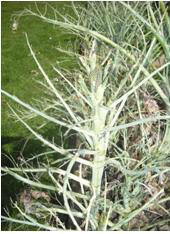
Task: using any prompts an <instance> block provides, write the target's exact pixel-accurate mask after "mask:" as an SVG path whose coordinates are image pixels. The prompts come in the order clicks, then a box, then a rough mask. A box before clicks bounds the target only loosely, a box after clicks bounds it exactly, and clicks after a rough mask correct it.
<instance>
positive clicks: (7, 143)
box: [1, 2, 74, 207]
mask: <svg viewBox="0 0 170 234" xmlns="http://www.w3.org/2000/svg"><path fill="white" fill-rule="evenodd" d="M53 5H54V6H55V7H56V8H57V10H59V12H62V14H66V13H69V14H71V11H70V9H71V8H70V3H69V2H54V3H53ZM25 7H31V8H35V3H34V2H2V89H4V90H5V91H8V92H9V93H11V94H13V95H15V96H17V97H18V98H20V99H21V100H24V101H26V102H27V103H31V101H32V99H36V98H39V97H40V96H43V94H42V90H41V89H40V88H39V87H38V85H37V83H36V82H35V80H38V79H43V77H42V75H41V74H40V72H39V70H38V68H37V66H36V64H35V61H34V60H33V58H32V56H31V55H30V51H29V49H28V46H27V43H26V38H25V34H24V32H26V33H27V34H28V38H29V40H30V43H31V45H32V48H33V50H34V52H35V53H36V55H37V56H38V59H39V61H40V62H41V65H42V66H43V68H44V69H45V70H46V72H47V73H48V75H49V76H50V77H51V78H53V77H55V72H54V71H53V69H52V67H51V64H53V65H55V64H57V63H58V62H61V65H62V66H67V68H68V67H70V68H71V67H73V66H74V63H73V61H68V60H66V57H65V55H64V54H63V53H60V52H59V51H57V50H56V47H58V46H61V47H62V48H63V47H67V46H68V43H69V42H71V41H72V40H73V39H74V38H73V36H71V35H68V34H66V32H63V31H62V29H59V28H57V27H54V26H52V25H49V24H45V23H43V22H42V21H41V20H38V19H37V18H34V17H30V16H24V17H21V18H20V20H19V26H18V29H17V31H16V32H13V31H12V28H11V26H12V22H13V18H12V14H14V13H15V12H18V11H21V10H23V9H24V8H25ZM38 7H39V9H40V10H42V11H44V9H45V4H44V3H42V2H40V3H38ZM49 14H50V11H49ZM67 58H68V56H67ZM8 104H11V105H12V107H14V108H19V106H18V105H17V104H16V103H14V102H12V101H11V100H9V99H8V98H6V97H4V96H2V114H1V119H2V126H1V131H2V165H3V166H9V165H11V164H10V161H9V160H8V159H7V157H5V155H11V156H12V158H14V159H15V160H17V159H18V158H19V157H20V156H22V155H24V157H29V156H30V155H31V154H32V153H34V154H35V153H37V152H38V153H41V152H42V151H43V147H40V146H41V143H39V142H37V141H36V140H34V139H32V138H31V135H30V133H29V132H28V130H26V129H25V127H24V126H22V125H21V124H20V123H19V122H16V120H15V119H13V118H12V117H11V111H10V110H9V107H8ZM29 123H31V126H32V127H35V126H37V125H40V124H41V120H39V119H32V120H30V121H29ZM56 132H57V131H56V129H52V128H51V127H50V125H49V126H47V129H46V132H45V133H44V135H45V136H47V137H48V136H50V135H52V134H53V135H54V136H55V137H57V135H58V134H56ZM28 138H29V140H28V142H27V143H26V144H25V146H24V147H23V145H24V144H23V143H25V142H26V139H28ZM7 182H8V183H7ZM9 188H10V189H9ZM20 189H22V184H18V185H17V181H16V180H15V179H13V178H11V177H9V176H5V177H3V179H2V193H3V196H2V207H6V206H7V204H9V198H10V197H11V196H12V197H13V198H14V199H15V198H16V197H15V194H16V193H17V192H18V191H19V190H20Z"/></svg>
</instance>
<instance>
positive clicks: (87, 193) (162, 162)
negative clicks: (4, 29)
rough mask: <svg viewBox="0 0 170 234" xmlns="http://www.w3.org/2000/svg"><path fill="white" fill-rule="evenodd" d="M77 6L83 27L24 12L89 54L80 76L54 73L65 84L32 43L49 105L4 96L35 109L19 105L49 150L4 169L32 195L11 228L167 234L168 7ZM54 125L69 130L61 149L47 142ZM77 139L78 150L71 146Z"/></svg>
mask: <svg viewBox="0 0 170 234" xmlns="http://www.w3.org/2000/svg"><path fill="white" fill-rule="evenodd" d="M72 6H73V10H74V13H75V17H69V16H68V17H65V16H63V17H62V16H61V14H60V12H59V11H57V10H56V9H55V8H52V7H49V12H51V10H52V11H53V12H54V13H55V14H54V18H51V15H49V12H48V11H47V12H46V14H45V15H43V14H41V13H40V12H39V10H38V9H37V8H36V9H32V10H30V9H28V8H27V9H25V10H24V11H23V12H22V16H24V15H27V16H28V15H29V16H30V17H35V19H36V20H43V22H44V24H45V23H49V24H50V25H53V26H55V27H60V28H64V29H67V30H68V32H71V33H72V34H73V35H76V36H78V37H80V38H81V46H82V47H83V51H81V53H80V51H77V50H75V52H72V53H71V54H72V57H73V58H74V61H77V65H75V66H74V69H70V68H66V69H63V68H61V66H60V65H57V64H55V65H54V66H53V72H54V71H55V72H56V75H55V76H57V78H54V79H51V75H50V74H49V72H48V66H46V64H43V62H42V61H43V60H44V59H42V60H41V58H39V55H38V54H37V51H36V48H34V47H32V46H31V44H32V43H31V39H30V35H28V34H25V36H26V42H27V45H28V48H29V51H30V52H29V53H30V54H31V55H32V57H33V59H34V62H35V64H36V66H37V67H38V68H39V72H40V74H41V75H42V76H43V78H44V81H42V82H41V84H42V85H43V91H46V92H45V95H43V100H41V99H40V98H39V103H38V104H36V105H35V104H31V105H28V104H27V103H26V102H25V100H21V99H19V98H17V97H18V94H17V97H16V96H14V95H13V94H11V93H9V92H6V91H4V90H3V91H2V93H3V94H4V95H6V96H7V97H8V98H10V99H11V100H13V101H15V102H16V103H17V104H18V105H20V106H22V107H24V108H26V109H27V111H24V110H23V109H22V108H21V107H20V111H18V110H17V111H16V108H15V109H14V107H12V105H10V109H11V111H12V113H13V115H14V116H15V117H16V118H17V119H18V120H19V122H20V123H22V125H24V126H25V128H26V129H27V130H28V131H29V132H31V134H32V135H33V136H34V138H35V139H37V140H39V141H40V142H41V144H43V145H44V147H46V148H44V149H43V151H45V152H44V153H43V155H42V157H41V158H39V154H35V155H34V157H33V158H30V159H29V161H28V160H26V161H25V160H24V161H23V162H22V164H21V165H19V164H17V163H16V162H13V167H10V168H5V167H3V168H2V170H3V172H4V173H7V174H9V175H11V176H13V177H14V178H16V179H17V180H19V181H21V182H23V183H25V184H27V185H29V187H30V188H31V189H28V190H25V191H24V193H23V195H22V197H23V198H22V201H21V198H20V202H15V203H13V206H14V207H15V210H16V212H17V214H18V216H17V217H14V216H11V214H8V217H4V216H3V219H4V220H6V221H9V222H12V223H13V222H14V223H22V224H25V225H32V226H34V227H35V226H36V227H37V230H44V229H45V230H60V229H63V230H68V229H73V230H86V231H87V230H100V231H101V230H102V231H106V230H114V231H115V230H124V231H125V230H126V231H127V230H167V229H169V227H167V225H168V224H169V213H170V211H169V205H168V202H169V200H170V197H169V182H168V178H169V171H170V169H169V153H170V151H169V149H168V148H167V142H168V141H169V133H170V131H169V119H170V115H169V114H170V112H169V107H170V100H169V91H170V83H169V67H170V61H169V57H170V50H169V36H170V28H169V18H168V16H167V12H166V8H165V5H164V4H163V3H160V4H158V5H154V4H153V3H147V2H146V3H142V4H141V3H138V2H137V3H125V2H116V3H115V2H106V3H103V2H101V3H100V4H99V3H97V4H96V3H95V2H92V3H91V2H89V3H88V5H87V6H86V8H84V7H83V6H79V7H78V8H77V7H76V6H74V5H72ZM161 9H162V10H161ZM127 13H128V17H127ZM21 19H22V18H21ZM125 19H126V21H125ZM122 22H125V23H124V24H123V27H122ZM120 29H121V30H120ZM67 49H68V48H67ZM40 54H41V53H40ZM162 58H163V59H162ZM45 61H46V60H45ZM45 63H46V62H45ZM158 63H159V64H158ZM35 116H37V117H39V119H43V123H44V124H45V123H46V125H44V126H43V127H42V130H41V129H40V130H39V129H38V128H35V127H34V124H32V122H31V120H32V119H33V118H34V117H35ZM49 122H50V123H51V124H53V125H54V126H56V124H57V125H59V126H60V127H61V129H62V130H63V131H60V132H58V134H59V136H60V139H61V140H60V141H59V138H57V139H55V138H54V136H56V135H55V134H54V135H52V132H51V136H49V137H47V136H46V135H45V131H48V127H47V126H48V125H47V124H48V123H49ZM71 138H74V139H77V140H76V141H78V143H77V142H75V143H73V144H70V145H68V144H65V140H66V139H71ZM56 155H57V156H58V157H57V158H56ZM59 155H61V157H59ZM34 159H35V161H36V162H34ZM50 191H51V192H50ZM35 194H36V196H35ZM44 196H46V197H48V201H47V200H46V199H45V200H44V201H43V200H42V199H44ZM28 197H29V201H28ZM65 215H66V216H65ZM66 217H67V218H66ZM155 221H156V222H155ZM22 228H24V226H22Z"/></svg>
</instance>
